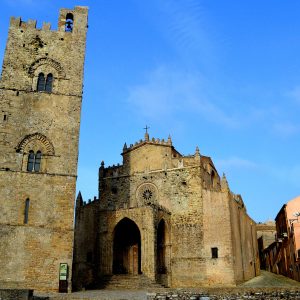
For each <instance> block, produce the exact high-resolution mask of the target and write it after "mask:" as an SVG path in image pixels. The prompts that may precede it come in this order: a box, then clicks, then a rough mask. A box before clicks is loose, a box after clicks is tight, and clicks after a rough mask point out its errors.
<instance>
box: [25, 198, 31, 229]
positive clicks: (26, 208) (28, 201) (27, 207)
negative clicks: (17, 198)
mask: <svg viewBox="0 0 300 300" xmlns="http://www.w3.org/2000/svg"><path fill="white" fill-rule="evenodd" d="M29 204H30V200H29V199H28V198H27V199H26V201H25V209H24V224H28V216H29Z"/></svg>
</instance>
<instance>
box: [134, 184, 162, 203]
mask: <svg viewBox="0 0 300 300" xmlns="http://www.w3.org/2000/svg"><path fill="white" fill-rule="evenodd" d="M136 197H137V200H138V202H140V203H143V204H152V203H154V202H155V201H156V199H157V188H156V186H155V185H154V184H152V183H143V184H142V185H140V186H139V187H138V188H137V193H136Z"/></svg>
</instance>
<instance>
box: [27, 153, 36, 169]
mask: <svg viewBox="0 0 300 300" xmlns="http://www.w3.org/2000/svg"><path fill="white" fill-rule="evenodd" d="M33 170H34V152H33V151H32V150H30V151H29V154H28V163H27V171H29V172H33Z"/></svg>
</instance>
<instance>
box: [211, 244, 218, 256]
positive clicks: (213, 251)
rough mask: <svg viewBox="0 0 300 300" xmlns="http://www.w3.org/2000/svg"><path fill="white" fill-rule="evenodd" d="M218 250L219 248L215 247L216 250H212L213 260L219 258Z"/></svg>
mask: <svg viewBox="0 0 300 300" xmlns="http://www.w3.org/2000/svg"><path fill="white" fill-rule="evenodd" d="M218 257H219V256H218V248H217V247H214V248H211V258H218Z"/></svg>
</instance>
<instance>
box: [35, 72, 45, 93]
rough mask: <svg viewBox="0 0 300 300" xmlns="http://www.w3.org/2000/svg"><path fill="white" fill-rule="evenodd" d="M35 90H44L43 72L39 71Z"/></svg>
mask: <svg viewBox="0 0 300 300" xmlns="http://www.w3.org/2000/svg"><path fill="white" fill-rule="evenodd" d="M37 90H38V91H39V92H40V91H44V90H45V75H44V73H40V74H39V77H38V81H37Z"/></svg>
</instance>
